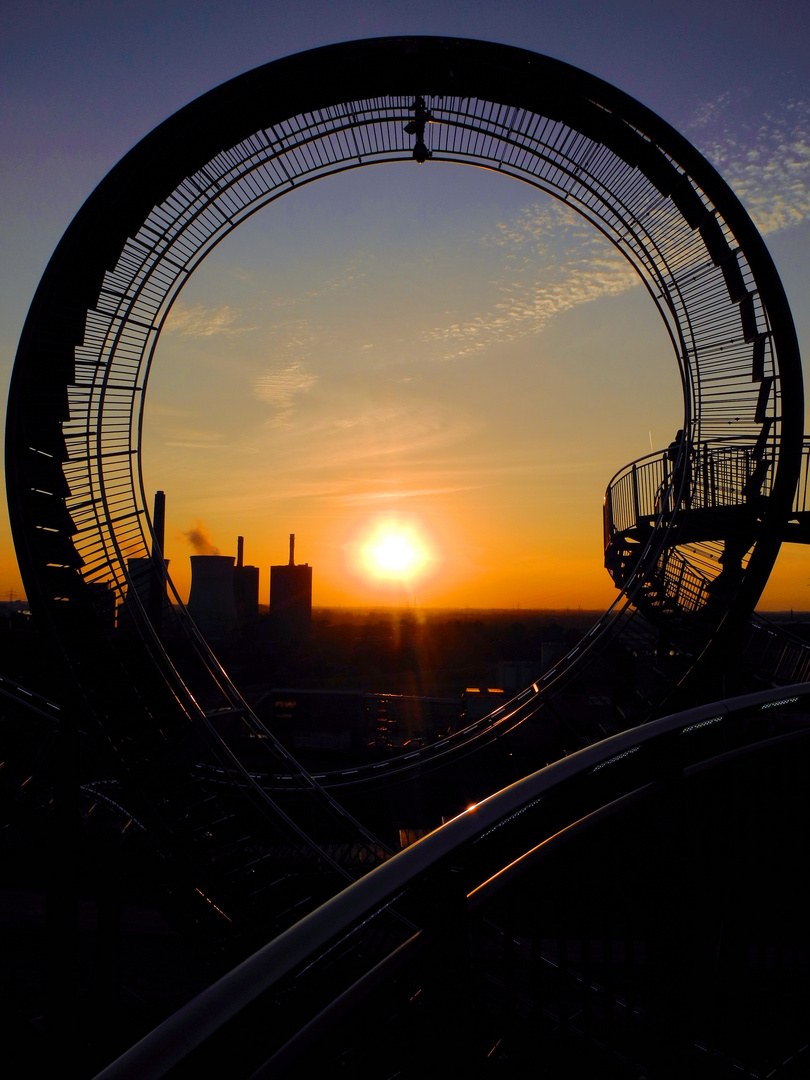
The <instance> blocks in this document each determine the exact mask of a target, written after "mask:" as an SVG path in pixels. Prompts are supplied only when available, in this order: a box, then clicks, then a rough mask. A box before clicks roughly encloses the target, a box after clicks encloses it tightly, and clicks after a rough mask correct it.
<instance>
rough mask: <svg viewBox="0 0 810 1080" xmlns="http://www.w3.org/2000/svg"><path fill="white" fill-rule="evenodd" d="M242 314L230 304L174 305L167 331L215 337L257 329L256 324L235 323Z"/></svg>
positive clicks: (168, 320) (167, 322)
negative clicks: (210, 305) (243, 324)
mask: <svg viewBox="0 0 810 1080" xmlns="http://www.w3.org/2000/svg"><path fill="white" fill-rule="evenodd" d="M239 317H240V314H239V312H238V311H234V309H233V308H232V307H231V306H230V305H229V304H222V305H220V306H219V307H206V306H205V305H204V304H188V305H186V304H182V303H180V302H179V301H178V302H177V303H176V304H175V305H174V307H173V308H172V310H171V313H170V314H169V317H168V319H167V320H166V326H165V332H166V333H169V334H180V335H181V337H213V335H214V334H225V335H227V336H233V335H235V334H244V333H247V332H248V331H249V330H255V327H254V326H237V325H234V324H235V323H236V322H237V320H238V319H239Z"/></svg>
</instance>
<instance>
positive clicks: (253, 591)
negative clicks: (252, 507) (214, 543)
mask: <svg viewBox="0 0 810 1080" xmlns="http://www.w3.org/2000/svg"><path fill="white" fill-rule="evenodd" d="M244 555H245V539H244V537H243V536H239V537H237V539H236V566H235V567H234V568H233V598H234V603H235V604H236V618H237V621H238V623H239V626H240V627H243V626H250V625H251V624H252V623H254V622H255V621H256V619H257V618H258V617H259V568H258V566H245V564H244Z"/></svg>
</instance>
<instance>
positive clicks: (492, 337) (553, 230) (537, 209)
mask: <svg viewBox="0 0 810 1080" xmlns="http://www.w3.org/2000/svg"><path fill="white" fill-rule="evenodd" d="M484 243H486V244H490V245H492V246H493V247H495V248H496V249H498V250H499V251H500V253H501V258H502V265H503V273H502V275H501V276H500V278H499V279H498V280H503V281H505V284H501V285H499V291H500V293H501V298H500V299H499V300H498V302H497V303H495V304H494V305H493V306H492V307H491V308H490V310H489V311H487V312H486V313H484V314H481V315H475V316H473V317H472V318H469V319H467V320H465V321H459V322H453V323H449V324H446V325H444V326H437V327H434V328H433V329H432V330H430V331H428V332H427V333H426V334H425V335H424V340H426V341H432V342H439V343H442V344H443V345H445V346H447V348H446V351H445V352H444V354H443V357H442V358H443V359H445V360H452V359H459V358H462V357H465V356H469V355H471V354H474V353H476V352H479V351H482V350H484V349H487V348H489V347H490V346H491V345H493V344H502V343H507V342H510V341H514V340H516V339H517V338H522V337H527V336H529V335H533V334H538V333H540V332H541V331H542V330H543V329H545V327H546V326H547V325H548V323H549V322H550V321H551V319H553V318H555V317H556V316H557V315H560V314H562V313H563V312H566V311H570V310H571V309H572V308H575V307H579V306H580V305H581V304H587V303H590V302H591V301H593V300H598V299H600V298H601V297H603V296H618V295H619V294H620V293H623V292H626V291H627V290H628V289H630V288H632V287H633V286H634V285H636V284H638V280H639V279H638V275H637V274H636V272H635V270H634V269H633V268H632V266H631V265H630V264H629V263H628V262H627V260H626V259H625V258H624V257H623V256H621V255H619V254H618V253H617V252H616V251H615V249H614V248H613V246H612V244H610V243H609V242H608V241H607V240H606V239H605V238H604V237H602V236H600V235H599V234H598V233H596V232H595V230H594V229H593V227H592V226H590V225H589V224H588V223H587V222H585V221H583V219H582V218H581V217H580V216H579V215H578V214H576V213H575V212H574V211H572V210H571V209H570V208H569V207H565V206H561V205H558V204H551V205H549V206H541V205H539V204H538V205H535V206H532V207H529V208H527V209H526V210H524V211H523V212H522V213H521V214H519V215H517V216H516V217H515V218H514V219H513V220H512V221H509V222H503V223H500V224H499V225H498V228H497V230H496V232H495V233H493V234H492V235H490V236H487V237H485V238H484Z"/></svg>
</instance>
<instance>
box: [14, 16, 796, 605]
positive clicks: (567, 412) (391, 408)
mask: <svg viewBox="0 0 810 1080" xmlns="http://www.w3.org/2000/svg"><path fill="white" fill-rule="evenodd" d="M397 34H440V35H448V36H458V37H470V38H481V39H486V40H492V41H500V42H505V43H507V44H512V45H518V46H521V47H523V48H528V49H533V50H535V51H537V52H541V53H546V54H548V55H550V56H554V57H557V58H559V59H561V60H565V61H567V62H569V63H572V64H574V65H576V66H578V67H581V68H584V69H585V70H587V71H591V72H593V73H594V74H596V75H598V76H600V77H601V78H603V79H606V80H608V81H609V82H612V83H614V84H615V85H617V86H619V87H620V88H621V89H623V90H625V91H627V92H628V93H630V94H631V95H633V96H634V97H636V98H638V99H639V100H641V101H642V102H644V103H645V104H646V105H648V106H649V107H651V108H652V109H653V110H655V111H656V112H657V113H659V114H660V115H661V116H662V117H664V119H666V120H668V121H669V122H670V123H671V124H673V125H674V126H675V127H676V128H678V129H679V130H680V131H682V132H683V133H684V134H685V135H686V136H687V137H688V138H690V139H691V140H692V142H694V143H695V145H696V146H697V147H698V148H699V149H700V150H701V151H702V152H703V153H704V154H706V156H707V157H708V158H709V159H710V160H711V161H712V162H713V163H714V164H715V165H716V166H717V167H718V168H719V170H720V172H721V173H722V174H723V176H724V177H725V178H726V179H727V180H728V181H729V182H730V183H731V185H732V187H734V189H735V190H736V191H737V193H738V195H739V196H740V198H741V199H742V201H743V203H744V205H745V206H746V208H747V209H748V211H749V213H751V215H752V217H753V218H754V220H755V221H756V223H757V224H758V225H759V227H760V229H761V230H762V231H763V233H765V235H766V240H767V242H768V245H769V247H770V249H771V252H772V254H773V257H774V259H775V262H776V265H777V268H778V270H779V272H780V274H781V275H782V279H783V282H784V284H785V287H786V289H787V293H788V296H789V298H790V301H791V304H792V306H793V313H794V318H795V319H796V323H797V328H798V332H799V340H800V343H801V344H802V346H803V350H804V351H805V352H806V353H807V352H808V350H810V314H809V313H808V305H807V298H808V285H809V284H810V224H809V222H810V218H808V213H810V75H809V73H808V60H807V56H808V44H810V5H807V4H806V3H799V2H795V3H789V2H784V0H781V2H780V0H777V2H772V3H768V4H765V3H758V2H752V0H748V2H735V3H726V2H709V3H706V2H705V0H704V2H702V3H696V2H691V0H687V2H681V3H677V4H675V3H641V2H639V3H629V2H626V3H612V4H611V3H577V2H566V3H562V2H559V3H558V2H549V3H539V2H520V0H517V2H513V3H501V4H497V5H496V4H488V3H481V2H479V3H477V4H469V3H451V2H441V0H438V2H434V3H429V4H428V3H421V2H409V3H395V2H394V3H392V2H388V3H368V2H367V3H351V2H349V3H330V4H327V3H314V2H313V3H309V2H306V0H301V2H299V3H296V4H289V3H285V4H280V3H275V2H267V3H263V4H253V3H249V4H248V3H234V2H230V3H223V2H208V3H206V2H205V0H198V2H195V3H186V2H177V3H172V2H171V0H168V2H163V3H151V2H146V3H137V4H132V3H128V4H123V3H115V2H108V3H81V2H79V3H72V4H71V3H53V4H49V3H40V4H37V3H31V4H26V5H22V4H11V3H5V4H3V5H2V7H1V8H0V49H1V50H2V67H1V68H0V79H1V80H2V83H1V86H2V89H1V90H0V148H2V149H1V150H0V154H1V155H2V168H3V194H4V198H3V200H2V206H1V207H0V229H1V230H2V251H3V258H2V264H1V265H0V272H1V273H2V283H1V285H2V287H0V376H1V377H2V381H3V388H4V389H3V393H2V400H3V403H4V404H5V398H6V388H7V383H8V378H9V375H10V371H11V367H12V364H13V359H14V353H15V351H16V346H17V340H18V338H19V334H20V331H21V328H22V324H23V321H24V319H25V315H26V312H27V309H28V305H29V303H30V301H31V298H32V296H33V293H34V290H35V288H36V285H37V282H38V280H39V277H40V276H41V274H42V272H43V270H44V269H45V266H46V264H47V261H48V259H49V257H50V255H51V253H52V251H53V249H54V247H55V245H56V243H57V242H58V240H59V238H60V236H61V234H62V232H63V231H64V229H65V228H66V227H67V225H68V223H69V222H70V220H71V218H72V217H73V215H74V214H75V212H76V211H77V209H78V208H79V206H80V205H81V204H82V202H83V201H84V199H85V198H86V197H87V196H88V195H89V193H90V192H91V190H92V189H93V188H94V187H95V185H96V184H97V183H98V181H99V180H100V179H101V178H102V177H103V176H104V175H105V173H106V172H107V171H108V170H109V169H110V168H111V167H112V166H113V165H114V164H115V163H116V162H117V161H118V160H119V158H120V157H121V156H122V155H123V154H124V153H125V152H126V151H127V150H128V149H129V148H130V147H131V146H132V145H133V144H134V143H136V142H137V141H139V139H140V138H142V137H143V136H144V135H145V134H147V133H148V132H149V131H150V130H151V129H152V128H153V127H154V126H155V125H157V124H158V123H159V122H160V121H161V120H163V119H165V118H166V117H167V116H169V115H170V114H171V113H173V112H174V111H176V110H177V109H178V108H180V107H181V106H182V105H184V104H186V103H187V102H188V101H190V100H192V99H194V98H195V97H197V96H198V95H199V94H201V93H203V92H204V91H205V90H208V89H210V88H211V87H213V86H216V85H218V84H219V83H221V82H223V81H225V80H226V79H228V78H231V77H232V76H234V75H238V74H240V73H241V72H242V71H245V70H248V69H249V68H252V67H255V66H257V65H259V64H262V63H265V62H267V61H269V60H273V59H276V58H278V57H281V56H285V55H288V54H290V53H295V52H298V51H301V50H303V49H307V48H313V47H316V46H320V45H326V44H330V43H332V42H337V41H345V40H351V39H354V38H362V37H376V36H384V35H397ZM148 401H149V404H148V406H147V426H146V435H145V444H144V462H145V471H146V478H147V486H148V490H150V491H153V490H155V489H157V488H162V489H164V490H165V491H166V495H167V534H166V536H167V541H166V555H167V557H168V558H169V559H170V561H171V572H172V576H173V578H174V579H175V580H176V581H177V583H178V586H179V588H180V591H181V594H183V595H185V593H186V592H187V588H188V555H189V554H190V553H191V552H192V548H191V546H190V545H189V542H188V538H187V535H186V534H188V533H189V532H192V531H195V530H197V531H202V532H205V533H206V534H207V535H208V536H209V537H210V541H211V544H212V545H213V546H214V547H216V548H217V549H219V550H220V551H221V552H222V553H224V554H235V552H236V536H237V534H243V535H244V536H245V540H246V561H247V562H249V563H253V564H255V565H258V566H260V568H261V577H262V585H261V593H262V595H261V600H262V602H263V603H266V602H267V589H268V583H269V571H268V567H269V565H270V564H271V563H279V562H286V559H287V537H288V534H289V533H290V532H295V533H296V536H297V545H296V556H297V560H298V561H300V562H309V563H310V564H311V565H313V567H314V578H313V585H314V596H313V600H314V603H315V604H316V605H334V604H362V605H369V604H383V603H403V602H408V603H416V604H418V605H420V606H447V607H450V606H452V607H465V606H469V607H497V608H509V607H516V606H520V607H523V608H531V607H557V608H564V607H573V608H576V607H583V608H598V607H605V606H607V604H609V603H610V602H611V600H612V599H613V598H614V596H615V590H614V588H613V586H612V583H611V581H610V578H609V577H608V575H607V573H606V571H605V570H604V568H603V565H602V550H601V544H602V522H601V512H602V496H603V493H604V489H605V486H606V484H607V483H608V481H609V480H610V478H611V476H612V475H613V474H614V473H615V472H616V471H617V470H618V469H620V468H621V467H622V466H624V465H625V464H626V463H628V462H629V461H631V460H632V459H634V458H637V457H640V456H642V455H644V454H646V453H649V451H650V449H651V448H654V449H660V448H662V447H665V446H666V445H667V443H668V442H669V441H670V440H671V439H672V438H673V436H674V434H675V431H676V429H677V428H678V427H680V426H681V419H682V413H683V404H682V399H681V394H680V388H679V380H678V375H677V368H676V364H675V359H674V356H673V354H672V351H671V347H670V344H669V341H668V338H667V336H666V333H665V331H664V327H663V324H661V322H660V319H659V316H658V314H657V312H656V311H655V309H654V307H653V305H652V304H651V303H650V301H649V299H648V297H647V294H646V291H645V290H644V289H643V287H642V286H641V285H640V284H639V283H638V281H637V278H636V276H635V274H634V273H633V271H632V270H631V269H630V267H629V265H628V264H627V263H626V262H624V260H623V259H622V258H621V257H620V256H618V255H617V254H616V253H615V251H614V249H613V248H612V247H611V246H610V245H609V244H607V242H606V241H604V240H602V239H601V238H600V236H599V235H598V234H597V233H596V232H595V231H594V230H593V229H592V228H591V227H590V226H589V225H588V224H587V223H585V222H584V221H582V219H580V218H578V217H577V216H576V215H575V214H573V213H572V212H571V211H570V210H568V209H567V208H565V207H563V206H562V205H561V204H559V203H557V202H555V201H554V200H552V199H550V198H547V197H544V196H543V195H542V194H541V193H538V192H537V191H535V190H533V189H531V188H529V187H528V186H526V185H523V184H521V183H519V182H517V181H514V180H509V179H506V178H504V177H502V176H496V175H493V174H491V173H488V172H485V171H482V170H477V169H472V168H469V167H464V166H450V165H447V164H444V163H443V164H438V163H430V162H428V163H427V164H426V165H424V166H418V165H416V164H415V163H412V162H407V163H404V164H397V165H388V166H377V167H375V168H368V169H360V170H355V171H354V172H352V173H349V174H343V175H341V176H338V177H333V178H329V179H327V180H324V181H323V182H321V183H316V184H311V185H309V186H307V187H305V188H304V189H303V190H300V191H297V192H295V193H293V194H290V195H287V196H285V197H284V198H283V199H280V200H279V201H278V202H276V203H274V204H273V205H272V206H271V207H269V208H268V209H266V210H264V211H262V212H261V213H259V214H257V215H255V216H254V217H253V218H251V219H250V220H249V221H248V223H247V224H245V225H244V226H242V227H241V228H240V229H238V230H237V231H236V232H235V233H234V234H233V235H232V236H231V237H229V238H228V239H227V240H226V241H225V242H223V243H222V244H221V245H220V246H219V247H218V248H217V249H216V251H215V252H214V254H213V255H211V256H210V257H209V258H208V259H207V260H206V262H205V263H204V264H203V266H202V267H201V268H200V270H199V271H198V272H197V273H195V275H194V277H193V279H192V280H191V282H190V283H189V285H188V286H187V287H186V288H185V289H184V291H183V293H182V294H181V296H180V298H179V300H178V302H177V304H176V305H175V308H174V310H173V312H172V315H171V316H170V320H169V322H168V324H167V327H166V330H165V331H164V334H163V336H162V338H161V342H160V344H159V346H158V352H157V361H156V365H155V368H154V369H153V374H152V376H151V380H150V388H149V397H148ZM388 526H390V527H391V528H393V529H396V530H399V531H401V532H404V533H405V534H407V535H409V536H410V537H412V539H413V542H414V544H415V545H416V546H417V547H418V549H419V551H420V553H421V556H422V560H423V564H424V565H423V568H422V573H421V574H420V575H417V576H415V577H413V578H412V579H409V580H408V581H406V582H396V581H392V580H390V579H385V578H380V577H376V576H374V575H373V574H371V573H369V568H368V565H367V563H366V561H365V558H364V555H363V552H364V550H365V549H366V548H367V547H368V546H369V545H370V544H372V542H373V538H374V537H375V536H376V535H377V534H378V532H379V530H380V529H382V528H385V527H388ZM21 592H22V584H21V582H20V579H19V576H18V574H17V571H16V561H15V559H14V554H13V548H12V545H11V540H10V534H9V530H8V524H7V520H6V519H5V514H3V520H2V523H0V595H2V597H3V598H8V596H9V595H10V594H11V593H13V594H14V595H17V596H19V595H20V594H21ZM760 606H761V608H763V609H771V610H772V609H786V608H791V607H792V608H795V609H797V610H798V609H801V610H806V609H810V552H808V551H807V550H806V549H804V548H797V547H791V548H787V547H786V548H784V549H783V555H782V556H781V557H780V561H779V564H778V566H777V569H776V571H775V572H774V575H773V577H772V580H771V583H770V584H769V586H768V589H767V591H766V593H765V596H764V598H763V602H762V604H761V605H760Z"/></svg>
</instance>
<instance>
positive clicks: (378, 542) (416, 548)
mask: <svg viewBox="0 0 810 1080" xmlns="http://www.w3.org/2000/svg"><path fill="white" fill-rule="evenodd" d="M358 547H359V551H358V554H359V556H360V558H359V560H358V563H359V565H358V567H357V569H358V570H359V571H360V573H361V574H362V575H363V576H365V577H372V578H376V579H377V580H379V581H380V582H383V581H389V582H391V583H394V582H406V581H407V582H411V581H413V580H414V579H415V578H417V577H419V576H420V575H421V574H422V572H423V571H424V570H425V569H426V567H427V564H428V563H429V562H430V553H429V550H428V545H427V543H426V542H425V540H424V539H423V537H422V536H421V534H420V531H419V530H418V529H417V528H416V526H415V525H414V524H413V523H411V522H403V521H401V520H393V521H390V520H388V521H383V522H379V521H378V522H376V523H374V524H372V525H370V526H368V531H367V532H366V536H365V538H364V539H363V540H361V541H360V543H359V545H358Z"/></svg>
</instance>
